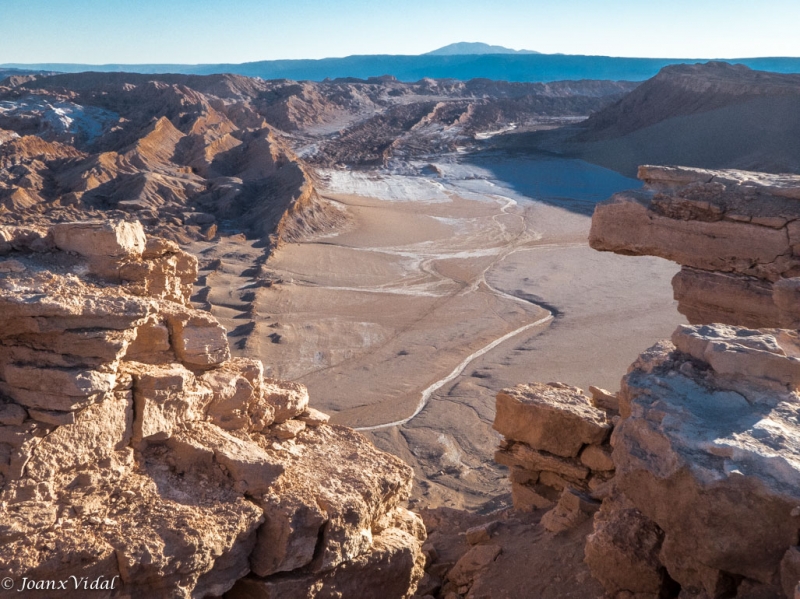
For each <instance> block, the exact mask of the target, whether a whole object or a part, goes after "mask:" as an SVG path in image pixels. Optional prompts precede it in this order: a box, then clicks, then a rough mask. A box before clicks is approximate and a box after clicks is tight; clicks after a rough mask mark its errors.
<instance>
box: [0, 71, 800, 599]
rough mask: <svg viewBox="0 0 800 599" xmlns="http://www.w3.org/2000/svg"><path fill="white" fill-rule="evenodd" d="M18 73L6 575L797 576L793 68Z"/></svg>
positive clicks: (789, 584) (731, 584)
mask: <svg viewBox="0 0 800 599" xmlns="http://www.w3.org/2000/svg"><path fill="white" fill-rule="evenodd" d="M0 76H6V77H5V79H2V80H0V341H2V345H0V539H2V541H3V542H2V544H0V577H2V576H4V575H5V574H6V573H8V577H7V578H6V580H10V581H12V582H11V586H9V587H6V586H3V588H4V590H0V596H6V595H4V594H3V593H8V596H15V597H40V596H45V595H42V594H41V591H42V589H41V588H35V581H41V580H68V579H69V577H70V576H79V577H83V578H82V579H83V580H86V581H99V580H101V579H102V580H103V581H105V582H104V583H103V584H106V586H104V587H94V589H93V591H94V592H92V594H91V596H96V597H140V596H143V595H145V594H149V595H151V596H154V597H162V596H163V597H176V598H177V597H180V598H189V597H192V598H198V599H199V598H202V597H223V596H224V597H226V598H228V599H240V598H241V599H244V598H253V599H255V598H264V599H266V598H278V597H280V598H282V599H294V598H316V599H324V598H328V597H330V598H333V597H338V598H342V599H348V598H350V599H356V598H357V599H368V598H370V597H381V598H386V599H394V598H397V599H400V598H405V599H409V598H411V597H412V596H413V597H416V598H417V599H419V598H427V599H430V598H431V597H433V598H442V599H459V598H461V597H467V598H469V599H504V598H509V599H512V598H514V599H516V598H526V597H530V598H532V599H538V598H542V599H556V598H560V597H564V598H568V597H570V598H575V599H600V598H601V597H607V598H613V599H623V598H624V599H634V598H635V599H645V598H648V599H656V598H659V599H664V598H670V597H673V598H677V597H680V598H681V599H689V598H692V599H722V598H726V597H737V598H753V599H769V598H776V599H778V598H783V597H788V598H794V599H797V597H798V596H800V586H798V583H799V582H800V538H798V537H797V531H798V530H800V520H799V519H800V507H798V506H800V458H798V455H800V444H799V443H800V441H798V439H800V433H799V432H798V431H797V427H798V418H800V396H798V388H800V366H798V365H799V364H800V342H799V341H798V334H797V330H798V327H799V326H800V308H799V307H798V306H800V295H799V292H798V290H799V289H800V286H798V281H800V249H798V248H800V230H798V226H797V225H798V223H800V203H798V201H800V174H798V173H800V145H798V144H800V142H798V139H800V135H799V134H800V122H798V120H797V114H800V112H798V111H797V108H798V105H799V104H800V75H796V74H783V73H776V72H766V71H754V70H751V69H749V68H748V67H746V66H742V65H732V64H728V63H724V62H707V63H702V64H674V65H669V66H665V67H664V68H663V69H661V70H660V71H659V72H658V74H657V75H655V76H654V77H652V78H650V79H647V80H646V81H643V82H641V81H626V80H620V81H611V80H600V79H598V80H588V79H581V80H564V81H549V82H506V81H494V80H489V79H470V80H458V79H432V78H423V79H420V80H419V81H416V82H405V81H400V80H398V79H396V78H395V77H393V76H381V77H370V78H368V79H357V78H354V77H347V78H338V79H325V80H323V81H292V80H287V79H280V80H278V79H275V80H265V79H260V78H251V77H245V76H242V75H232V74H209V75H191V74H153V73H151V74H142V73H124V72H79V73H68V74H67V73H56V72H50V71H38V72H36V71H33V70H28V71H26V70H24V69H23V70H13V71H12V70H9V71H8V72H0ZM654 165H664V166H654ZM666 165H673V166H666ZM746 327H749V328H746ZM670 339H671V341H669V340H670ZM648 348H649V349H648ZM626 373H627V374H626ZM623 377H624V378H623ZM621 379H622V382H621ZM584 390H585V391H584ZM509 479H510V480H509ZM115 577H116V578H115ZM23 579H25V580H29V581H34V583H33V584H34V586H31V587H29V588H20V587H19V586H18V585H19V584H22V585H23V587H24V584H25V583H22V581H23ZM70 584H72V583H70ZM98 584H100V583H98ZM3 585H5V580H4V581H3ZM796 588H797V589H798V590H795V589H796ZM51 596H53V597H62V596H63V597H85V596H88V594H87V589H86V588H72V587H70V590H69V591H67V590H65V591H64V592H62V593H59V594H53V595H51Z"/></svg>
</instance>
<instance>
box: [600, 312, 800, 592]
mask: <svg viewBox="0 0 800 599" xmlns="http://www.w3.org/2000/svg"><path fill="white" fill-rule="evenodd" d="M673 340H674V342H675V343H674V344H671V343H661V344H660V345H657V346H655V347H653V348H651V349H650V350H648V351H647V352H646V353H645V354H643V356H642V357H641V358H640V359H639V360H638V361H637V362H636V363H635V364H634V366H633V367H632V370H631V371H630V372H629V373H628V375H627V376H626V377H625V378H624V379H623V387H622V392H621V404H622V405H621V412H622V414H623V419H622V421H621V422H620V423H619V424H618V425H617V427H616V428H615V431H614V436H613V439H612V443H613V446H614V452H613V459H614V463H615V465H616V478H615V483H616V486H617V488H618V490H619V491H620V492H621V493H622V494H623V495H624V496H625V497H626V498H627V499H628V500H629V501H630V502H631V503H632V504H633V505H634V506H635V508H636V509H638V510H639V511H640V512H641V513H642V514H643V515H644V516H645V517H646V518H648V519H649V520H651V521H652V522H653V523H655V524H656V525H657V526H658V528H659V529H660V530H662V531H663V534H664V539H663V545H662V547H661V550H660V560H661V562H662V564H663V565H664V566H665V568H666V570H667V571H668V572H669V576H670V577H671V578H672V579H674V580H675V581H677V582H678V583H679V584H680V585H681V588H682V589H685V590H686V591H687V592H692V593H695V594H697V595H702V594H703V593H705V594H706V595H707V596H709V597H716V596H718V593H720V592H722V590H721V589H724V588H728V587H733V588H734V589H738V588H740V587H742V585H744V587H743V588H747V589H749V590H748V591H747V592H748V593H751V595H749V594H746V593H742V592H741V591H740V592H739V593H738V594H736V595H728V596H742V597H747V596H765V597H766V596H776V597H780V596H782V591H781V587H782V585H781V581H780V576H781V568H780V566H781V561H782V560H783V558H784V556H785V555H786V553H787V552H788V551H790V550H793V548H794V547H795V546H796V545H797V544H798V538H797V530H798V529H800V509H798V505H800V426H799V425H798V420H797V414H798V413H800V395H798V393H797V388H798V382H799V381H798V379H796V378H795V376H796V374H795V373H796V372H797V370H796V369H797V366H798V364H800V362H798V359H797V358H796V357H794V356H796V355H798V350H799V349H800V345H799V344H798V343H797V337H796V335H791V334H790V333H789V332H783V331H774V332H771V333H770V332H766V331H754V330H749V329H743V328H741V327H725V326H715V327H708V326H694V327H688V326H684V327H680V328H679V329H678V330H677V331H676V332H675V334H674V335H673ZM792 583H793V584H796V583H797V581H792ZM756 592H758V593H761V594H760V595H756Z"/></svg>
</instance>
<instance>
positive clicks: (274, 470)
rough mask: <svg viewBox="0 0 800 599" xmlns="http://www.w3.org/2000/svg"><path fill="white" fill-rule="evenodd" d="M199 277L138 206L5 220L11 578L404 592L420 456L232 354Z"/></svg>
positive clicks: (243, 591) (137, 588) (0, 404)
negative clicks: (26, 221)
mask: <svg viewBox="0 0 800 599" xmlns="http://www.w3.org/2000/svg"><path fill="white" fill-rule="evenodd" d="M196 275H197V260H196V259H195V258H194V257H193V256H191V255H189V254H186V253H185V252H183V251H181V250H180V249H179V248H178V246H177V245H176V244H174V243H172V242H170V241H166V240H163V239H159V238H153V237H150V238H148V237H146V236H145V234H144V231H143V229H142V227H141V225H140V224H139V223H138V222H123V221H102V222H100V221H84V222H68V223H61V224H57V225H53V226H50V227H48V228H38V227H33V226H28V227H23V226H19V227H11V226H6V227H0V539H1V540H2V543H0V564H2V565H3V568H2V571H3V573H4V575H5V576H8V577H9V578H10V579H11V580H13V581H14V587H13V589H11V590H10V591H7V592H8V594H9V595H13V596H15V597H39V596H42V594H41V587H38V588H37V587H28V588H25V590H24V591H23V592H20V589H21V588H22V586H21V585H23V584H25V583H24V581H25V580H26V579H27V581H28V584H32V583H31V581H33V582H36V581H43V580H56V581H67V582H66V584H67V586H66V589H65V591H66V592H65V593H63V594H59V595H58V596H60V597H61V596H63V597H85V596H86V592H87V589H85V588H83V587H81V588H75V585H74V584H73V582H74V581H72V580H71V579H70V577H71V576H72V577H75V578H76V580H85V581H95V580H98V579H102V580H101V584H104V585H105V586H103V587H102V590H100V591H93V596H97V597H141V596H145V595H150V596H157V597H176V598H177V597H185V598H189V597H192V598H201V597H219V596H222V595H223V594H225V596H226V597H230V598H240V597H263V598H266V597H278V596H280V597H284V598H285V597H290V598H291V597H297V598H318V599H322V598H325V597H341V596H345V597H348V596H349V597H355V596H358V597H380V598H381V599H388V598H395V597H396V598H405V597H409V596H410V595H412V594H413V592H414V589H415V587H416V585H417V581H418V580H419V578H420V577H421V576H422V566H423V562H424V558H423V555H422V552H421V544H422V542H423V541H424V539H425V537H426V533H425V528H424V526H423V525H422V522H421V520H420V519H419V517H418V516H416V515H415V514H413V513H411V512H409V511H407V510H406V509H404V508H403V507H402V503H403V501H404V500H405V499H406V498H407V497H408V495H409V493H410V488H411V480H412V471H411V469H410V468H409V467H407V466H406V465H405V464H403V463H402V462H401V461H400V460H398V459H396V458H394V457H392V456H390V455H387V454H385V453H382V452H380V451H378V450H377V449H375V448H374V447H373V446H372V445H371V444H370V443H369V442H368V441H367V440H366V439H365V438H364V437H362V436H361V435H359V434H358V433H355V432H354V431H352V430H350V429H348V428H345V427H340V426H333V425H329V424H327V421H328V418H327V416H326V415H324V414H322V413H320V412H318V411H317V410H315V409H313V408H311V407H310V406H309V405H308V401H309V398H308V394H307V393H306V390H305V388H304V387H303V386H302V385H300V384H297V383H289V382H282V381H277V380H273V379H269V378H266V377H265V376H264V375H263V366H262V364H261V363H260V362H259V361H257V360H250V359H242V358H232V357H231V355H230V351H229V348H228V342H227V336H226V331H225V329H223V328H222V327H221V326H220V325H219V324H218V323H217V321H216V320H215V319H214V318H213V317H212V316H210V315H209V314H207V313H205V312H202V311H199V310H196V309H194V308H192V307H191V306H190V304H189V301H188V296H189V293H190V290H191V286H192V283H193V282H194V280H195V278H196ZM369 581H371V582H369ZM112 587H113V588H112ZM4 592H5V591H4Z"/></svg>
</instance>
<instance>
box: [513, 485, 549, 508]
mask: <svg viewBox="0 0 800 599" xmlns="http://www.w3.org/2000/svg"><path fill="white" fill-rule="evenodd" d="M541 487H542V486H541V485H538V486H532V485H522V484H519V483H515V482H512V483H511V501H512V503H513V504H514V509H515V510H517V511H520V512H532V511H534V510H540V509H543V508H546V507H550V506H551V505H553V502H554V499H553V498H552V497H548V496H546V495H543V494H541V493H539V490H542V488H541Z"/></svg>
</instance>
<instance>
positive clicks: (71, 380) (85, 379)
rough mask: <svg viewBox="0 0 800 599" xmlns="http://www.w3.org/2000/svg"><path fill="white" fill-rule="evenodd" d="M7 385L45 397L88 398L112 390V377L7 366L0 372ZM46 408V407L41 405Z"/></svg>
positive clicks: (113, 379) (75, 370)
mask: <svg viewBox="0 0 800 599" xmlns="http://www.w3.org/2000/svg"><path fill="white" fill-rule="evenodd" d="M3 375H4V378H5V380H6V382H7V383H8V384H9V385H12V386H13V387H15V388H19V389H26V390H30V391H38V392H41V393H44V394H48V395H67V396H69V397H88V396H90V395H95V394H97V393H106V392H108V391H110V390H111V389H112V387H113V386H114V382H115V380H116V377H115V376H114V375H113V374H109V373H102V372H97V371H96V370H84V369H69V370H67V369H64V370H61V369H58V370H57V369H54V368H39V367H36V366H24V365H17V364H8V365H7V366H6V367H5V369H4V372H3ZM41 407H46V406H41Z"/></svg>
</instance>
